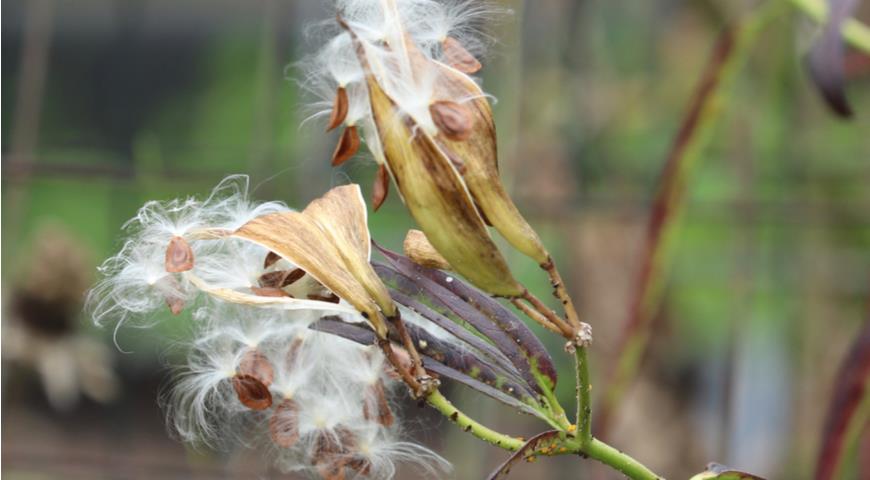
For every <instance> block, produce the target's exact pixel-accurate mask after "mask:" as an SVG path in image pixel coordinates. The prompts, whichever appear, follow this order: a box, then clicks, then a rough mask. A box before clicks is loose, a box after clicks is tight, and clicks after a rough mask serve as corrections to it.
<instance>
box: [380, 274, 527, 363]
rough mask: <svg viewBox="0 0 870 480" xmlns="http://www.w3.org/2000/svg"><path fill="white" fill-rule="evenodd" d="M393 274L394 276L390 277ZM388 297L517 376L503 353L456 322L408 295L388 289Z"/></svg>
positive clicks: (394, 277)
mask: <svg viewBox="0 0 870 480" xmlns="http://www.w3.org/2000/svg"><path fill="white" fill-rule="evenodd" d="M378 268H379V267H376V271H378V274H379V275H381V276H382V277H389V280H399V278H398V276H401V274H400V273H398V272H387V271H385V270H383V269H381V270H378ZM393 273H394V274H395V275H392V274H393ZM390 296H391V297H392V298H393V300H395V301H396V302H397V303H399V304H401V305H404V306H405V307H407V308H409V309H411V310H413V311H415V312H417V313H418V314H420V316H422V317H423V318H425V319H427V320H429V321H430V322H432V323H434V324H435V325H437V326H439V327H441V328H443V329H444V330H446V331H447V332H448V333H450V334H451V335H453V336H454V337H456V338H457V339H458V340H460V341H462V342H464V343H466V344H467V345H469V346H470V347H471V348H474V349H476V350H478V351H479V352H481V354H482V355H485V356H486V357H488V358H489V359H490V360H492V361H493V362H495V363H496V364H497V365H498V366H500V367H501V368H503V369H505V370H506V371H508V372H511V373H514V374H516V375H519V372H518V371H517V369H516V367H514V366H513V364H512V363H511V362H510V360H508V358H507V357H505V355H504V354H503V353H501V352H499V351H498V350H496V348H495V347H493V346H492V344H490V343H487V342H486V341H485V340H483V339H482V338H480V337H478V336H477V335H475V334H473V333H471V332H470V331H468V330H467V329H465V328H463V327H462V326H460V325H457V324H456V322H454V321H453V320H450V319H449V318H447V317H445V316H444V315H441V314H440V313H438V312H436V311H435V310H433V309H431V308H429V307H428V306H426V305H425V304H423V303H422V302H420V301H418V300H416V299H415V298H413V297H411V296H410V295H406V294H405V293H402V292H400V291H398V290H395V289H390Z"/></svg>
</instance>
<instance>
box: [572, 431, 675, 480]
mask: <svg viewBox="0 0 870 480" xmlns="http://www.w3.org/2000/svg"><path fill="white" fill-rule="evenodd" d="M582 452H583V453H585V454H586V455H588V456H589V458H593V459H595V460H598V461H599V462H601V463H603V464H605V465H608V466H610V467H613V468H614V469H616V470H618V471H620V472H621V473H622V474H623V475H625V476H627V477H628V478H631V479H633V480H659V479H661V478H662V477H660V476H658V475H656V474H655V473H653V472H652V470H650V469H648V468H646V467H645V466H644V465H643V464H641V463H640V462H638V461H637V460H635V459H634V458H632V457H630V456H629V455H626V454H625V453H623V452H620V451H619V450H617V449H615V448H613V447H611V446H610V445H608V444H606V443H604V442H602V441H601V440H598V439H597V438H591V439H590V441H589V445H588V446H587V447H586V448H584V449H583V450H582Z"/></svg>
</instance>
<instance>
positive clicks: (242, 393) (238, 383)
mask: <svg viewBox="0 0 870 480" xmlns="http://www.w3.org/2000/svg"><path fill="white" fill-rule="evenodd" d="M232 382H233V389H235V391H236V395H237V396H238V397H239V401H240V402H242V405H244V406H246V407H248V408H250V409H251V410H265V409H267V408H269V407H271V406H272V392H270V391H269V387H268V386H266V385H265V384H264V383H263V382H261V381H260V380H258V379H257V378H256V377H253V376H251V375H244V374H240V375H236V376H234V377H233V379H232Z"/></svg>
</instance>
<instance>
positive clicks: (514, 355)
mask: <svg viewBox="0 0 870 480" xmlns="http://www.w3.org/2000/svg"><path fill="white" fill-rule="evenodd" d="M378 250H379V251H380V252H381V253H382V254H383V255H384V257H385V258H387V260H388V261H389V262H390V263H391V265H392V266H393V267H394V268H395V269H396V270H397V271H398V272H399V273H401V274H402V275H404V276H405V277H406V278H409V279H410V280H411V281H412V282H413V283H414V285H415V286H416V287H417V288H419V289H421V291H425V292H426V294H427V295H428V297H429V299H430V300H431V301H432V302H433V303H435V304H437V305H440V306H442V307H444V308H446V309H447V310H449V311H450V312H452V313H453V314H454V315H455V316H456V317H458V318H459V319H461V320H463V321H465V322H468V323H469V324H470V325H471V326H472V327H474V328H475V329H476V330H477V331H479V332H480V333H481V334H482V335H483V336H485V337H486V338H488V339H490V340H491V341H492V342H493V343H494V344H495V345H496V348H498V349H499V350H500V351H501V352H502V353H504V354H505V355H506V356H507V357H508V359H510V361H511V363H513V364H514V366H515V367H516V368H517V370H519V372H520V374H521V375H522V377H523V378H524V379H525V380H526V381H527V382H528V383H529V385H533V386H535V387H537V380H536V379H535V375H534V374H533V373H532V365H535V367H536V369H537V371H538V372H539V373H542V374H544V375H546V376H547V378H549V379H550V381H551V382H552V383H553V385H555V383H556V374H555V369H553V367H552V360H550V358H549V356H548V354H547V353H546V349H544V348H543V346H542V345H541V344H540V341H536V340H537V339H536V338H535V336H534V334H533V333H532V332H531V331H530V330H529V329H528V327H526V326H525V324H523V323H522V321H521V320H519V319H518V318H516V317H515V316H514V315H513V314H512V313H511V312H510V311H508V310H504V311H500V312H499V314H500V315H504V316H499V315H494V316H493V317H492V318H491V317H490V316H488V314H490V315H491V314H493V313H494V311H493V306H492V304H491V303H489V302H487V303H486V306H485V307H484V308H486V309H487V312H486V313H484V312H483V311H481V309H480V308H481V307H480V302H479V300H480V296H476V297H475V298H476V299H477V300H478V303H477V304H475V305H472V304H470V303H468V302H467V301H466V300H464V299H463V298H462V297H460V296H459V295H457V294H456V293H454V292H453V291H451V289H449V288H447V287H446V286H445V285H449V284H451V283H453V282H461V280H460V279H458V278H455V277H453V276H445V275H443V274H442V276H441V277H440V279H441V282H436V281H435V280H433V279H432V277H430V275H433V276H434V275H435V274H434V273H431V272H432V269H427V268H426V267H422V266H420V265H417V264H415V263H414V262H412V261H411V260H410V259H408V258H406V257H404V256H402V255H399V254H397V253H395V252H391V251H389V250H386V249H384V248H381V247H380V246H378ZM379 272H382V270H379ZM453 288H457V287H453ZM459 288H461V287H459ZM465 293H468V291H466V292H465ZM484 296H485V295H484ZM493 301H495V300H493ZM509 319H510V320H509ZM536 390H537V388H536Z"/></svg>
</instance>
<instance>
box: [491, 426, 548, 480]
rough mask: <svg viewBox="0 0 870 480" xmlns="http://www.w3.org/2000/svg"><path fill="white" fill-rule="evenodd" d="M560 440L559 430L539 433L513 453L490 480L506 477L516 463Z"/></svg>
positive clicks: (493, 473)
mask: <svg viewBox="0 0 870 480" xmlns="http://www.w3.org/2000/svg"><path fill="white" fill-rule="evenodd" d="M558 438H559V431H558V430H548V431H546V432H543V433H539V434H537V435H535V436H534V437H532V438H530V439H529V440H528V441H527V442H526V443H524V444H523V446H522V447H520V448H519V449H518V450H517V451H516V452H514V453H512V454H511V456H510V457H508V458H507V460H505V461H504V462H503V463H502V464H501V465H499V466H498V468H496V469H495V471H494V472H492V473H491V474H490V475H489V477H487V478H488V480H498V479H499V478H504V477H506V476H507V475H508V474H509V473H510V471H511V467H513V466H514V465H516V463H517V462H518V461H520V460H522V459H524V458H530V457H533V456H534V454H535V451H536V450H539V449H540V448H541V447H543V446H544V445H545V444H547V443H548V442H555V441H556V440H557V439H558Z"/></svg>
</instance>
